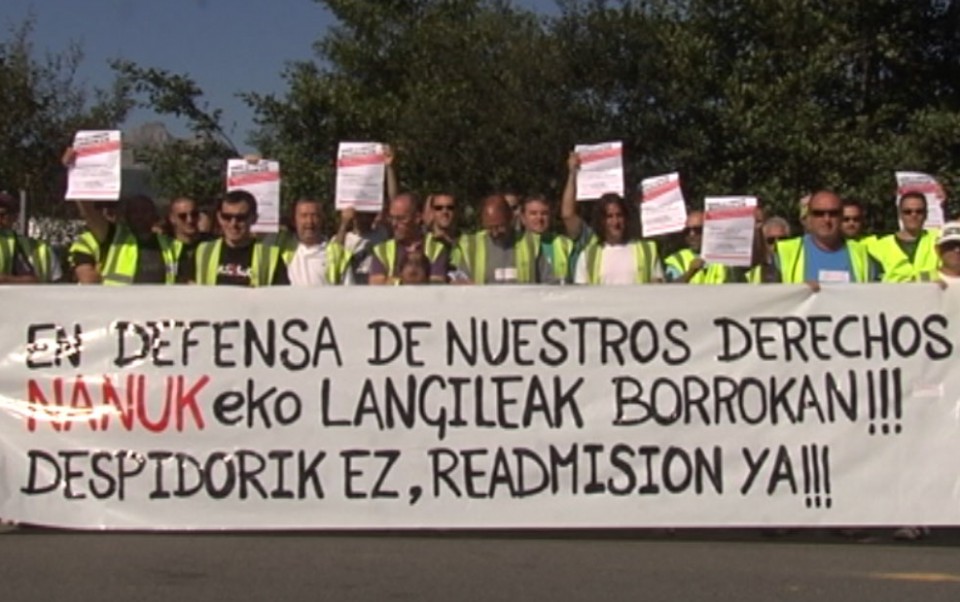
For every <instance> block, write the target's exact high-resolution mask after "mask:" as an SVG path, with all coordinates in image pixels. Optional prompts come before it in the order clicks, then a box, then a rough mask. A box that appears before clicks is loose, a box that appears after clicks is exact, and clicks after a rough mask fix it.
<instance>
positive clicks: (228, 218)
mask: <svg viewBox="0 0 960 602" xmlns="http://www.w3.org/2000/svg"><path fill="white" fill-rule="evenodd" d="M220 219H222V220H223V221H225V222H238V223H241V224H245V223H246V222H247V220H249V219H250V214H249V213H224V212H223V211H221V212H220Z"/></svg>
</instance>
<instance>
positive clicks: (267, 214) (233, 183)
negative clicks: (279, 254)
mask: <svg viewBox="0 0 960 602" xmlns="http://www.w3.org/2000/svg"><path fill="white" fill-rule="evenodd" d="M280 180H281V178H280V163H279V162H278V161H268V160H266V159H260V160H258V161H248V160H246V159H229V160H228V161H227V191H228V192H229V191H233V190H246V191H247V192H249V193H250V194H252V195H253V197H254V198H255V199H257V215H258V217H257V222H256V223H255V224H254V225H253V228H252V230H253V231H254V232H277V231H279V230H280Z"/></svg>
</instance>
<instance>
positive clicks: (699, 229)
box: [685, 226, 703, 234]
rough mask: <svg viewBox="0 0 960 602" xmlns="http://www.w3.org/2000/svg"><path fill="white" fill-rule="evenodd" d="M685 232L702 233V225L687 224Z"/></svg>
mask: <svg viewBox="0 0 960 602" xmlns="http://www.w3.org/2000/svg"><path fill="white" fill-rule="evenodd" d="M685 232H686V233H687V234H703V226H687V228H686V230H685Z"/></svg>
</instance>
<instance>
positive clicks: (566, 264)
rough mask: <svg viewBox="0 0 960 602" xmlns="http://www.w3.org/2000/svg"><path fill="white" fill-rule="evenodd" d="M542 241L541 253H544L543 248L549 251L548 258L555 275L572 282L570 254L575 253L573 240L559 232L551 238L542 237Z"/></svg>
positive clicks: (559, 278)
mask: <svg viewBox="0 0 960 602" xmlns="http://www.w3.org/2000/svg"><path fill="white" fill-rule="evenodd" d="M541 241H542V242H541V254H543V251H542V249H543V248H546V249H547V250H548V251H549V255H548V256H547V260H548V261H549V263H550V266H551V267H552V268H553V275H554V276H555V277H556V278H557V279H558V280H563V281H564V282H570V281H571V274H570V254H571V253H573V241H572V240H570V239H569V238H567V237H566V236H561V235H559V234H557V235H556V236H554V237H553V238H551V239H549V240H547V239H545V238H541Z"/></svg>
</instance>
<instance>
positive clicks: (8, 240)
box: [0, 230, 17, 275]
mask: <svg viewBox="0 0 960 602" xmlns="http://www.w3.org/2000/svg"><path fill="white" fill-rule="evenodd" d="M16 254H17V238H16V235H14V234H13V232H10V231H6V230H5V231H3V232H0V274H5V275H10V274H12V273H13V258H14V257H15V256H16Z"/></svg>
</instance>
